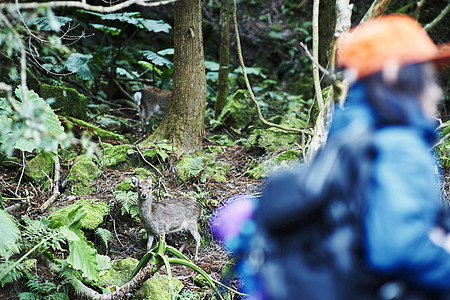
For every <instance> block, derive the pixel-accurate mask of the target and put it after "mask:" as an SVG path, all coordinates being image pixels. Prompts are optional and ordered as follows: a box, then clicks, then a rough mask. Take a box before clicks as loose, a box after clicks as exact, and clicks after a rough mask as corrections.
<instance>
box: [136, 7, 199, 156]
mask: <svg viewBox="0 0 450 300" xmlns="http://www.w3.org/2000/svg"><path fill="white" fill-rule="evenodd" d="M174 12H175V13H174V19H175V21H174V23H175V24H174V73H173V88H172V101H171V102H170V105H169V107H168V109H167V113H166V114H165V115H164V118H163V120H162V121H161V124H160V126H159V127H158V128H157V129H156V131H155V132H154V133H153V134H152V135H151V136H150V137H149V139H147V141H157V140H161V139H168V140H169V141H171V142H173V144H174V146H175V147H176V148H177V154H178V155H181V154H183V153H192V152H195V151H198V150H201V148H202V140H203V136H204V131H205V124H204V123H205V120H204V119H205V109H206V77H205V60H204V55H203V36H202V13H201V1H200V0H180V1H177V2H175V11H174ZM147 141H144V142H143V144H144V145H145V143H146V142H147Z"/></svg>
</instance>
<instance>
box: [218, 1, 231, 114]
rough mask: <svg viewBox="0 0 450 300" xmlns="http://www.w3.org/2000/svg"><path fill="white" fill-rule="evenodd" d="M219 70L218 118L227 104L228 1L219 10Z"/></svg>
mask: <svg viewBox="0 0 450 300" xmlns="http://www.w3.org/2000/svg"><path fill="white" fill-rule="evenodd" d="M220 21H221V29H220V69H219V80H218V85H217V98H216V106H215V115H216V117H218V116H219V115H220V113H221V112H222V109H223V108H224V107H225V104H227V96H228V65H229V61H230V0H222V8H221V10H220Z"/></svg>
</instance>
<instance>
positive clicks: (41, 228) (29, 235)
mask: <svg viewBox="0 0 450 300" xmlns="http://www.w3.org/2000/svg"><path fill="white" fill-rule="evenodd" d="M22 220H23V221H24V222H25V224H26V227H25V228H24V230H23V231H22V239H23V244H24V245H26V249H31V248H32V247H33V246H34V245H36V244H38V243H40V242H41V241H42V240H45V239H46V238H48V237H50V236H53V237H52V238H51V239H49V240H47V241H45V242H44V243H42V245H41V246H40V247H39V248H38V249H37V253H42V252H43V251H46V250H49V249H51V250H53V251H64V248H63V246H62V244H65V243H66V240H65V238H64V236H62V235H55V234H56V233H58V232H59V229H52V228H50V220H49V219H47V218H41V220H31V219H28V218H22Z"/></svg>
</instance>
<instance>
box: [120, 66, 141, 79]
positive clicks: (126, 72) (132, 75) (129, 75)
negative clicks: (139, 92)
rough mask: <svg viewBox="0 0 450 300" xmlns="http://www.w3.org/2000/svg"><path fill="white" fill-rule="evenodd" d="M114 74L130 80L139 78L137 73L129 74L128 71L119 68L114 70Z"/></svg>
mask: <svg viewBox="0 0 450 300" xmlns="http://www.w3.org/2000/svg"><path fill="white" fill-rule="evenodd" d="M116 73H117V74H118V75H122V76H125V77H127V78H130V79H134V78H137V77H138V76H139V74H138V73H137V72H135V71H133V72H129V71H127V70H125V69H124V68H120V67H117V68H116Z"/></svg>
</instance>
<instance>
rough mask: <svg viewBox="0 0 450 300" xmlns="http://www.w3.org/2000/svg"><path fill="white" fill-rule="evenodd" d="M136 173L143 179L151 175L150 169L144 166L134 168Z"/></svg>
mask: <svg viewBox="0 0 450 300" xmlns="http://www.w3.org/2000/svg"><path fill="white" fill-rule="evenodd" d="M134 174H135V175H136V176H137V177H139V178H142V179H145V178H147V177H148V175H150V174H151V173H150V171H149V170H147V169H144V168H137V169H136V170H134Z"/></svg>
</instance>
